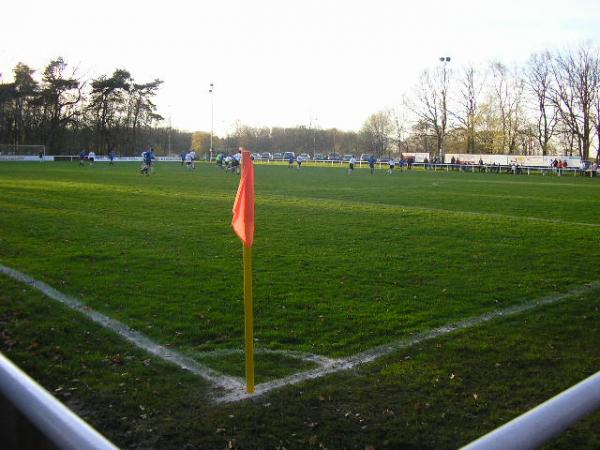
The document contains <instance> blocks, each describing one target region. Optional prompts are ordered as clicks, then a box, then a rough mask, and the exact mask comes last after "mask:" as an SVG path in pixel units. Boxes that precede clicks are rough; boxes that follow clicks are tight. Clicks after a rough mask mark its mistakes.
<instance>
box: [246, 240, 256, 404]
mask: <svg viewBox="0 0 600 450" xmlns="http://www.w3.org/2000/svg"><path fill="white" fill-rule="evenodd" d="M244 324H245V328H246V333H245V336H246V337H245V340H246V391H247V392H248V393H249V394H252V393H253V392H254V318H253V312H252V247H248V246H247V245H244Z"/></svg>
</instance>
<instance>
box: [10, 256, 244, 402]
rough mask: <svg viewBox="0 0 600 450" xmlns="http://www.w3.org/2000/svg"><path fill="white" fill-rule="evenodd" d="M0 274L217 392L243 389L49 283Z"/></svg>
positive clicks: (237, 381) (240, 383) (238, 382)
mask: <svg viewBox="0 0 600 450" xmlns="http://www.w3.org/2000/svg"><path fill="white" fill-rule="evenodd" d="M0 273H3V274H5V275H7V276H9V277H10V278H12V279H14V280H17V281H20V282H22V283H26V284H28V285H30V286H31V287H33V288H35V289H37V290H38V291H41V292H42V293H44V294H45V295H46V296H48V297H50V298H51V299H53V300H56V301H58V302H60V303H62V304H63V305H65V306H67V307H69V308H71V309H73V310H75V311H78V312H80V313H82V314H84V315H85V316H86V317H88V318H89V319H90V320H92V321H93V322H96V323H97V324H99V325H101V326H102V327H104V328H106V329H108V330H111V331H113V332H115V333H117V334H118V335H119V336H121V337H122V338H124V339H125V340H127V341H129V342H130V343H132V344H133V345H135V346H136V347H138V348H140V349H142V350H145V351H147V352H148V353H150V354H152V355H155V356H157V357H159V358H160V359H162V360H164V361H167V362H170V363H173V364H175V365H177V366H179V367H180V368H182V369H185V370H187V371H189V372H191V373H193V374H195V375H198V376H199V377H201V378H204V379H205V380H206V381H208V382H210V383H211V384H212V385H213V387H215V388H217V389H223V390H225V391H236V392H237V391H238V390H240V389H242V388H243V386H244V381H243V380H242V379H240V378H236V377H231V376H228V375H225V374H223V373H220V372H218V371H216V370H214V369H211V368H210V367H208V366H205V365H204V364H201V363H199V362H197V361H195V360H193V359H192V358H189V357H187V356H184V355H182V354H180V353H178V352H176V351H174V350H171V349H168V348H166V347H163V346H162V345H159V344H157V343H156V342H154V341H152V340H151V339H150V338H148V337H147V336H144V335H143V334H141V333H138V332H137V331H134V330H132V329H131V328H129V327H127V326H126V325H125V324H123V323H121V322H119V321H118V320H115V319H111V318H110V317H108V316H106V315H104V314H102V313H99V312H97V311H94V310H93V309H91V308H90V307H88V306H86V305H85V304H83V303H82V302H81V301H79V300H77V299H76V298H74V297H70V296H68V295H66V294H63V293H62V292H59V291H57V290H56V289H54V288H52V287H50V286H48V285H47V284H46V283H43V282H41V281H37V280H35V279H33V278H31V277H30V276H28V275H26V274H24V273H21V272H18V271H16V270H14V269H11V268H10V267H6V266H4V265H2V264H0Z"/></svg>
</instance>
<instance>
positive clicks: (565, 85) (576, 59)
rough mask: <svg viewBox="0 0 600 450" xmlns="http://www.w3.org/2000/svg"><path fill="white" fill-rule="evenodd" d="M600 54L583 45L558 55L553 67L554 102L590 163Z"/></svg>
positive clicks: (580, 152) (581, 154)
mask: <svg viewBox="0 0 600 450" xmlns="http://www.w3.org/2000/svg"><path fill="white" fill-rule="evenodd" d="M598 59H599V56H598V50H597V49H594V48H592V47H591V46H590V45H587V44H584V45H581V46H580V47H579V48H578V49H576V50H575V51H574V52H565V53H562V54H557V56H556V57H555V58H554V64H553V65H552V74H553V77H554V85H553V87H552V90H551V95H550V98H551V100H552V102H553V103H554V105H555V107H556V108H557V109H558V111H559V114H560V118H561V120H562V121H563V122H564V124H565V126H566V128H567V129H568V131H569V132H570V133H572V134H573V135H574V136H575V137H576V138H577V139H576V141H577V146H578V151H579V155H580V156H581V157H582V158H583V159H588V158H589V154H590V146H591V142H592V132H593V129H594V122H593V118H594V116H593V112H594V106H595V105H596V102H597V100H596V98H597V96H598V89H599V88H600V84H599V82H600V80H599V76H598V71H599V70H600V69H599V61H598Z"/></svg>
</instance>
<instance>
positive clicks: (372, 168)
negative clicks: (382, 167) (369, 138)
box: [368, 155, 375, 175]
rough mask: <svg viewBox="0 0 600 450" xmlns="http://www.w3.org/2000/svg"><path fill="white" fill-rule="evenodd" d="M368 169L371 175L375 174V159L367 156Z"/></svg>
mask: <svg viewBox="0 0 600 450" xmlns="http://www.w3.org/2000/svg"><path fill="white" fill-rule="evenodd" d="M368 161H369V169H371V175H373V174H374V173H375V157H374V156H373V155H371V156H369V160H368Z"/></svg>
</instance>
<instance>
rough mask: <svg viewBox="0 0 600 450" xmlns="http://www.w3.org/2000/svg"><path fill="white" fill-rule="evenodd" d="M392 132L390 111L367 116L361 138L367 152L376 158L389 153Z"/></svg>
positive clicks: (392, 125) (392, 123)
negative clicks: (366, 147) (367, 149)
mask: <svg viewBox="0 0 600 450" xmlns="http://www.w3.org/2000/svg"><path fill="white" fill-rule="evenodd" d="M393 132H394V122H393V121H392V115H391V113H390V111H380V112H377V113H375V114H372V115H371V116H369V118H368V119H367V121H366V122H365V123H364V125H363V127H362V130H361V136H362V138H363V140H364V141H365V143H366V144H367V146H368V147H369V150H372V151H373V153H374V154H375V155H377V156H381V155H383V154H384V153H385V152H388V153H389V152H390V142H391V136H392V133H393Z"/></svg>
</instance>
